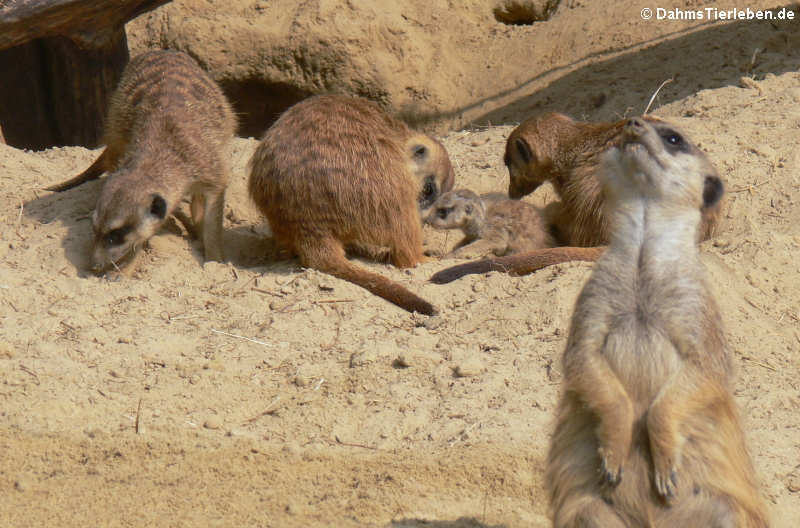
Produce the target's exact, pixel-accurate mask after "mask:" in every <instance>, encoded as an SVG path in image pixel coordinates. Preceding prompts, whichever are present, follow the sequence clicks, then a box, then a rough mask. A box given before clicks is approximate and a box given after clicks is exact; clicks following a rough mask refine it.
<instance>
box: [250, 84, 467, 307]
mask: <svg viewBox="0 0 800 528" xmlns="http://www.w3.org/2000/svg"><path fill="white" fill-rule="evenodd" d="M453 181H454V172H453V168H452V165H451V164H450V158H449V156H448V154H447V151H446V150H445V148H444V146H442V144H441V143H439V142H438V141H436V140H435V139H433V138H431V137H428V136H426V135H423V134H418V133H415V132H413V131H411V130H409V128H408V127H407V126H406V125H405V124H404V123H402V122H401V121H398V120H396V119H394V118H392V117H390V116H388V115H387V114H386V113H384V112H383V111H382V110H381V109H380V108H379V107H378V106H377V105H376V104H374V103H372V102H369V101H366V100H364V99H358V98H353V97H345V96H338V95H325V96H315V97H310V98H308V99H306V100H304V101H301V102H300V103H298V104H296V105H294V106H293V107H291V108H290V109H288V110H287V111H286V112H284V114H283V115H281V117H280V118H279V119H278V120H277V121H276V122H275V123H274V124H273V125H272V126H271V127H270V128H269V130H267V132H266V134H265V135H264V137H263V139H262V140H261V142H260V143H259V145H258V148H257V149H256V151H255V153H254V154H253V157H252V158H251V160H250V179H249V184H248V185H249V192H250V196H251V198H252V199H253V201H254V202H255V204H256V205H257V206H258V208H259V209H260V210H261V212H262V213H263V214H264V215H265V216H266V217H267V220H268V221H269V225H270V227H271V229H272V232H273V235H274V236H275V239H276V240H277V241H278V243H279V244H280V245H282V246H284V247H286V248H287V249H289V250H290V251H291V252H293V253H295V254H296V255H297V256H299V257H300V262H301V264H302V265H303V266H306V267H309V268H315V269H318V270H320V271H324V272H326V273H330V274H331V275H334V276H336V277H339V278H341V279H344V280H347V281H350V282H352V283H354V284H357V285H359V286H361V287H363V288H365V289H367V290H369V291H371V292H372V293H374V294H376V295H378V296H380V297H383V298H384V299H386V300H388V301H390V302H392V303H394V304H396V305H398V306H400V307H401V308H404V309H406V310H408V311H416V312H420V313H423V314H428V315H431V314H433V313H435V312H436V309H435V308H434V307H433V305H432V304H430V303H429V302H427V301H425V300H424V299H421V298H420V297H419V296H417V295H415V294H413V293H412V292H410V291H409V290H407V289H406V288H404V287H403V286H401V285H400V284H398V283H396V282H394V281H391V280H389V279H387V278H386V277H383V276H381V275H378V274H377V273H372V272H369V271H367V270H364V269H362V268H359V267H357V266H355V265H354V264H352V263H351V262H350V261H349V260H347V258H346V257H345V249H352V250H355V251H356V252H358V253H360V254H362V255H366V256H369V257H371V258H376V259H380V260H385V257H388V260H389V261H391V263H393V264H394V265H395V266H397V267H400V268H408V267H412V266H415V265H416V264H418V263H419V262H421V261H422V260H423V253H422V251H423V250H422V221H421V215H422V212H423V211H424V210H425V209H427V208H429V207H430V206H431V205H432V204H433V202H434V201H435V200H436V199H437V198H438V197H439V194H440V193H442V192H446V191H449V190H450V189H451V188H452V187H453Z"/></svg>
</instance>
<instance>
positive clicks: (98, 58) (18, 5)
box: [0, 0, 169, 150]
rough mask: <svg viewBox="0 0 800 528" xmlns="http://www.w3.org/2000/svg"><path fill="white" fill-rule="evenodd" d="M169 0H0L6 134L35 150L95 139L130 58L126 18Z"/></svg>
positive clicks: (0, 100) (1, 106)
mask: <svg viewBox="0 0 800 528" xmlns="http://www.w3.org/2000/svg"><path fill="white" fill-rule="evenodd" d="M167 1H169V0H16V1H15V2H12V3H8V4H5V5H3V3H2V2H0V50H2V51H0V85H2V86H3V89H2V90H0V127H2V130H3V133H5V141H6V142H8V144H9V145H12V146H15V147H18V148H28V149H34V150H39V149H44V148H47V147H51V146H54V145H82V146H86V147H96V146H98V144H99V142H100V141H101V140H102V133H103V120H104V118H105V113H106V107H107V105H108V98H109V96H110V95H111V92H112V91H113V90H114V88H115V86H116V84H117V81H119V77H120V75H121V74H122V70H123V68H124V67H125V64H127V62H128V58H129V57H128V43H127V39H126V37H125V26H124V24H125V22H127V21H128V20H130V19H131V18H133V17H134V16H137V15H139V14H141V13H143V12H145V11H148V10H150V9H153V8H155V7H157V6H159V5H161V4H165V3H166V2H167ZM0 137H1V136H0Z"/></svg>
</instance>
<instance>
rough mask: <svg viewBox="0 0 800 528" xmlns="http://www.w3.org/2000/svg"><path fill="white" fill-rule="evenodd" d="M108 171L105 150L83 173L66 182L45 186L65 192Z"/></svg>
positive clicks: (51, 189) (48, 189) (46, 188)
mask: <svg viewBox="0 0 800 528" xmlns="http://www.w3.org/2000/svg"><path fill="white" fill-rule="evenodd" d="M105 171H106V151H105V150H104V151H103V153H102V154H100V156H98V158H97V159H96V160H94V163H92V164H91V165H90V166H89V168H88V169H86V170H85V171H83V172H82V173H80V174H78V175H77V176H75V177H74V178H71V179H69V180H67V181H65V182H61V183H57V184H56V185H51V186H50V187H45V190H47V191H56V192H63V191H67V190H69V189H72V188H73V187H77V186H78V185H82V184H84V183H86V182H87V181H91V180H96V179H97V178H99V177H100V175H101V174H103V173H104V172H105Z"/></svg>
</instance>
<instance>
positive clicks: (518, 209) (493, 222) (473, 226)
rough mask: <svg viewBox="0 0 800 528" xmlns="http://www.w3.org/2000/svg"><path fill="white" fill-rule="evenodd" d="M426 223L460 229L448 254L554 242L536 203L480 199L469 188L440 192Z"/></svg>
mask: <svg viewBox="0 0 800 528" xmlns="http://www.w3.org/2000/svg"><path fill="white" fill-rule="evenodd" d="M425 223H426V224H429V225H431V226H433V227H435V228H436V229H460V230H461V231H462V232H463V233H464V238H463V239H462V240H461V241H460V242H459V243H458V244H456V246H455V248H454V249H453V250H452V251H451V252H450V253H448V254H447V255H445V256H447V257H455V258H476V257H485V256H486V255H491V254H494V255H497V256H503V255H508V254H511V253H518V252H520V251H530V250H532V249H540V248H546V247H552V246H553V245H554V241H553V237H552V236H551V235H550V233H549V231H548V226H547V224H546V223H545V220H544V218H543V217H542V213H541V211H540V210H539V209H538V208H537V207H535V206H533V205H531V204H529V203H526V202H522V201H519V200H508V199H502V198H501V199H492V198H489V199H483V198H481V197H480V196H478V195H477V194H475V193H474V192H472V191H470V190H469V189H458V190H455V191H450V192H447V193H444V194H443V195H441V196H440V197H439V199H438V200H436V202H435V203H434V204H433V206H432V207H431V210H430V213H429V214H428V216H426V217H425Z"/></svg>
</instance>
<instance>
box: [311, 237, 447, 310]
mask: <svg viewBox="0 0 800 528" xmlns="http://www.w3.org/2000/svg"><path fill="white" fill-rule="evenodd" d="M297 252H298V253H299V254H300V260H301V261H302V263H303V265H304V266H308V267H310V268H315V269H318V270H320V271H324V272H325V273H330V274H331V275H333V276H334V277H338V278H340V279H344V280H346V281H348V282H352V283H353V284H356V285H358V286H361V287H362V288H364V289H365V290H368V291H370V292H372V293H374V294H375V295H377V296H378V297H382V298H384V299H386V300H387V301H389V302H390V303H393V304H396V305H397V306H399V307H400V308H403V309H404V310H408V311H409V312H419V313H421V314H424V315H436V314H437V313H438V311H437V310H436V307H434V306H433V305H432V304H431V303H429V302H428V301H426V300H425V299H423V298H421V297H419V296H418V295H416V294H414V293H412V292H410V291H409V290H407V289H406V288H404V287H403V286H401V285H400V284H398V283H396V282H394V281H392V280H391V279H388V278H386V277H384V276H382V275H378V274H377V273H372V272H371V271H367V270H365V269H361V268H359V267H357V266H355V265H354V264H353V263H351V262H350V261H349V260H347V258H346V257H345V252H344V248H343V247H342V245H341V244H340V243H339V242H338V241H334V240H329V241H316V242H315V243H312V244H302V245H301V244H298V245H297Z"/></svg>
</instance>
